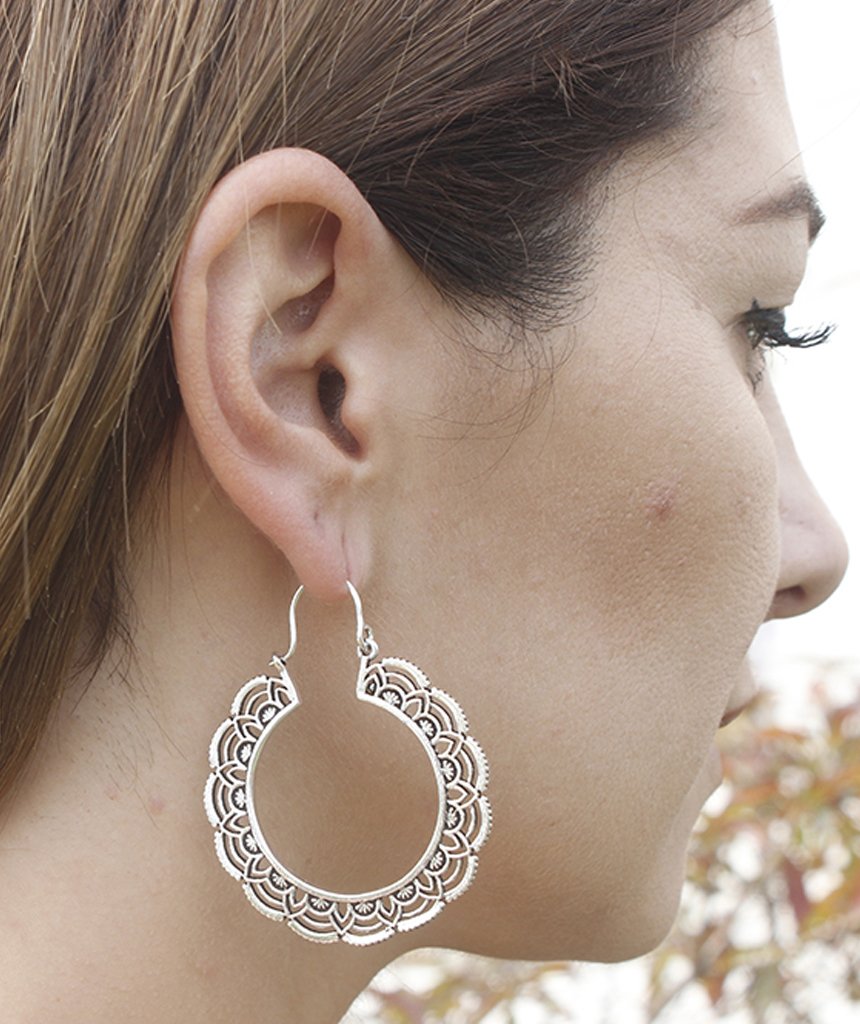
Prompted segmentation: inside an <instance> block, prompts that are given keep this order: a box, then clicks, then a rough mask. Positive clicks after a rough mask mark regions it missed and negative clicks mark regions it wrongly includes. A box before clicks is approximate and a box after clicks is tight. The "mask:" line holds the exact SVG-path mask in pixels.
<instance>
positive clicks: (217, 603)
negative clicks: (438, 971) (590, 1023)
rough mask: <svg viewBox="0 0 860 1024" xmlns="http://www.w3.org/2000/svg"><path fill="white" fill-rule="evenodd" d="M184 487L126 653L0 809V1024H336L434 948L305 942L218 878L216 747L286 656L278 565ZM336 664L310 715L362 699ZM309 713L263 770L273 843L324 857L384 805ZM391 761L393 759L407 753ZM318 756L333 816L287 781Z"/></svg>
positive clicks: (193, 482)
mask: <svg viewBox="0 0 860 1024" xmlns="http://www.w3.org/2000/svg"><path fill="white" fill-rule="evenodd" d="M182 461H183V460H177V462H179V463H181V462H182ZM185 467H186V470H187V468H188V461H187V459H186V460H185ZM183 487H184V491H182V493H181V494H180V493H179V490H178V488H177V494H175V495H174V496H173V501H172V502H170V503H168V504H167V505H166V508H167V509H172V510H173V511H172V512H170V514H169V515H167V514H165V518H164V519H163V521H162V522H161V524H160V527H159V531H158V536H157V537H156V538H155V542H154V543H152V544H150V545H148V546H147V549H146V550H147V552H148V555H147V559H146V560H142V561H141V563H140V564H139V565H137V566H136V567H135V568H134V569H133V572H132V578H131V584H132V592H133V593H134V609H133V612H134V655H133V657H131V658H130V659H127V660H126V659H121V658H120V657H119V655H117V656H116V657H113V658H112V657H110V656H109V657H108V658H107V659H106V661H105V663H104V665H103V666H102V667H101V668H100V669H99V672H98V674H97V675H96V676H95V678H94V679H93V680H92V682H91V683H90V685H89V686H87V688H86V689H85V690H84V691H83V692H79V693H72V692H70V693H68V694H67V696H66V699H65V702H64V705H63V706H62V707H61V708H60V710H59V711H58V714H57V717H56V721H55V722H54V724H53V725H52V728H51V732H50V734H49V735H48V736H47V737H46V738H45V742H44V743H43V744H42V747H41V749H40V750H39V751H37V752H36V754H35V756H34V757H33V760H32V764H31V769H30V772H29V774H28V775H27V777H26V779H25V781H24V783H23V784H22V786H21V788H20V789H19V790H18V791H17V792H16V794H15V795H14V798H13V799H11V800H9V801H7V802H6V804H5V805H4V806H3V808H2V811H0V991H2V992H3V1014H4V1020H10V1021H12V1020H14V1021H15V1022H16V1024H19V1022H20V1024H29V1022H36V1021H38V1022H41V1021H46V1020H50V1021H51V1022H52V1024H65V1022H67V1021H68V1022H72V1021H74V1022H76V1024H77V1022H79V1021H82V1020H86V1021H88V1022H90V1024H108V1022H110V1024H113V1022H115V1021H117V1020H123V1021H127V1022H130V1024H131V1022H136V1021H141V1022H143V1021H146V1022H149V1021H152V1020H158V1021H160V1022H162V1024H171V1022H173V1021H176V1022H179V1021H181V1022H182V1024H196V1022H198V1021H199V1022H201V1024H202V1022H204V1021H205V1022H206V1024H218V1022H221V1021H224V1022H227V1021H234V1020H238V1019H250V1020H254V1021H255V1022H257V1024H268V1022H270V1021H271V1022H273V1024H274V1022H275V1021H277V1022H278V1024H283V1021H285V1020H289V1021H291V1022H299V1024H334V1022H336V1021H338V1020H339V1019H340V1018H341V1016H342V1015H343V1014H344V1013H345V1012H346V1010H347V1009H348V1007H349V1005H350V1003H351V1002H352V1000H353V999H354V998H355V997H356V996H357V995H358V994H359V993H360V992H361V991H362V989H363V988H365V987H366V985H367V984H368V982H369V981H370V980H371V979H372V978H373V976H374V975H375V974H376V973H377V972H378V971H379V970H380V969H381V968H382V967H383V966H384V965H385V964H386V963H388V962H389V961H390V960H392V959H394V957H396V956H399V955H400V954H401V953H403V952H405V951H406V950H407V949H408V948H410V945H411V946H415V945H417V944H420V940H421V938H424V937H423V936H421V937H419V939H418V941H417V942H416V940H415V938H414V937H413V938H411V939H410V937H409V935H405V936H397V937H395V938H393V939H390V940H388V941H386V942H384V943H382V944H380V945H376V946H371V947H368V948H356V947H353V946H347V945H345V944H342V943H334V944H330V945H322V944H317V943H311V942H308V941H307V940H305V939H303V938H301V937H300V936H298V935H296V934H295V933H294V932H293V931H292V930H291V929H290V928H289V927H288V926H287V925H285V924H280V923H277V922H274V921H271V920H268V919H267V918H265V917H263V916H262V915H260V914H258V913H257V912H256V911H255V910H254V908H253V907H251V905H250V904H249V903H248V902H247V900H246V899H245V897H244V895H243V893H242V890H241V888H240V886H239V885H238V884H237V883H236V882H234V881H233V880H231V879H230V878H229V877H228V876H227V874H226V873H225V872H224V871H223V870H222V868H221V865H220V864H219V862H218V860H217V858H216V856H215V851H214V849H213V841H212V839H213V837H212V829H211V828H210V826H209V824H208V822H207V821H206V816H205V812H204V809H203V786H204V783H205V780H206V774H207V771H208V765H207V751H208V748H209V742H210V739H211V736H212V733H213V731H214V729H215V727H216V726H217V725H218V723H219V722H220V721H222V720H223V719H224V718H225V717H226V715H227V713H228V711H229V707H230V703H231V701H232V699H233V696H234V694H235V691H236V689H237V688H238V686H239V685H240V684H241V683H242V682H243V681H244V680H245V679H247V678H249V677H250V676H251V675H253V674H256V673H257V672H259V671H261V670H265V667H266V664H267V662H268V659H269V657H270V656H271V654H272V652H273V651H276V650H279V649H281V645H282V644H283V642H284V637H285V629H284V626H285V623H286V621H287V619H286V613H287V605H286V603H285V598H284V590H285V582H284V563H283V561H282V560H278V559H276V558H275V557H274V556H273V553H272V551H271V549H270V548H269V547H268V546H267V545H264V544H263V542H262V541H261V540H260V539H259V538H258V537H257V536H256V535H255V533H254V532H253V531H251V530H244V527H243V524H242V523H241V522H240V521H238V520H237V518H236V517H235V516H233V515H232V514H231V512H230V510H229V506H228V505H227V503H225V502H224V501H223V500H220V501H219V500H217V499H216V498H215V497H214V496H213V495H212V493H211V490H210V489H209V487H208V484H207V483H206V482H205V480H204V475H203V474H202V473H200V474H198V475H197V476H194V475H193V474H191V475H189V476H186V478H185V479H184V482H183ZM243 530H244V532H243ZM144 561H145V562H146V564H144ZM307 618H308V620H309V619H310V616H308V617H307ZM346 621H348V616H347V617H346V618H345V622H346ZM344 628H345V630H346V632H345V635H346V636H349V632H348V626H346V625H345V627H344ZM310 635H312V636H313V635H314V634H313V632H311V634H310ZM347 646H348V645H347ZM326 668H327V669H328V670H329V671H328V674H327V673H325V672H324V673H322V674H321V676H320V677H319V678H322V679H327V678H329V676H331V678H333V679H334V680H335V682H334V683H333V684H332V686H331V693H330V695H329V693H328V692H327V691H326V690H325V687H323V686H322V685H320V686H317V687H314V686H312V685H310V684H309V686H308V687H307V688H306V689H305V691H304V695H305V696H306V697H308V698H309V700H308V701H307V703H308V705H313V703H314V701H313V697H314V692H315V690H317V691H319V696H318V698H317V699H318V701H319V702H320V703H321V714H323V715H327V716H328V720H329V721H331V718H332V716H333V715H335V714H336V713H337V708H338V707H340V706H342V705H343V703H344V702H343V699H342V696H343V694H344V693H350V692H351V686H350V680H349V677H348V676H347V677H345V678H343V677H342V671H341V669H340V667H338V666H326ZM355 704H357V702H356V701H352V702H349V706H351V705H355ZM303 713H304V714H305V715H306V718H305V720H303V721H302V722H300V723H299V724H300V725H301V726H302V728H300V729H297V730H296V731H295V732H294V733H290V734H289V744H288V746H289V753H290V757H291V758H292V761H291V764H290V765H284V763H283V761H284V759H283V758H282V757H281V756H280V755H279V754H278V752H277V751H276V752H275V754H274V755H273V757H272V762H271V763H272V765H277V768H273V769H272V771H273V772H274V773H275V775H276V776H277V782H276V785H275V786H274V787H273V789H274V792H275V793H276V794H278V798H279V799H278V800H276V801H275V804H276V806H277V805H278V803H283V804H284V805H285V811H284V816H285V819H286V824H287V826H288V827H287V828H285V829H284V830H283V832H282V834H283V835H287V836H288V837H289V836H291V837H294V839H295V840H296V841H297V842H299V841H301V842H304V843H305V844H306V847H307V848H306V849H305V851H304V853H305V854H306V855H307V856H308V857H314V856H317V855H318V854H319V853H320V851H321V850H323V851H324V852H326V853H327V852H329V851H328V849H327V848H326V843H325V842H322V843H321V842H319V841H318V834H319V829H320V827H321V824H320V815H321V814H322V815H324V816H325V819H326V820H324V821H323V823H322V824H323V825H325V824H330V823H331V822H332V821H335V822H338V823H340V822H344V823H345V824H346V825H348V823H349V821H350V817H351V815H350V811H352V818H354V817H355V814H354V808H355V807H356V806H360V807H362V808H364V809H365V810H366V811H367V814H368V817H369V818H370V820H371V821H373V817H372V813H373V809H374V806H376V805H378V806H379V807H381V808H388V807H390V806H391V805H392V800H391V793H390V787H389V788H387V787H386V785H384V784H383V783H381V782H380V781H379V780H380V779H381V778H382V776H383V773H382V772H381V771H379V770H378V767H377V766H375V765H374V764H373V763H372V758H369V761H370V762H371V768H377V770H376V776H377V778H376V789H374V783H373V781H372V780H370V781H368V776H367V775H360V773H359V772H358V770H357V769H355V768H354V767H353V765H352V763H351V762H349V761H344V756H343V753H342V752H341V750H340V748H339V747H338V745H337V743H336V742H335V743H334V744H333V745H332V743H329V744H328V745H327V744H326V743H324V742H319V741H318V740H316V739H315V736H314V730H313V728H312V726H311V727H308V726H307V725H306V724H305V723H306V721H307V720H310V719H312V718H313V716H312V714H311V712H310V710H309V709H305V712H303ZM338 734H339V735H341V734H342V731H341V732H340V733H338ZM336 739H337V737H335V740H336ZM391 749H394V753H393V754H391V753H390V752H389V753H388V754H387V755H386V756H389V757H396V756H398V755H397V750H396V748H391ZM313 757H318V758H323V759H324V763H321V762H320V761H317V768H318V770H316V771H312V770H311V769H310V768H308V769H306V773H307V778H308V779H309V780H310V781H311V782H312V781H313V780H314V779H315V778H322V779H323V780H324V781H326V782H327V783H331V782H332V780H333V785H332V786H331V788H332V791H333V792H335V791H336V795H335V796H332V797H331V798H330V799H331V801H336V803H335V804H332V803H328V804H327V803H326V802H325V801H326V799H329V798H328V797H327V796H326V795H325V794H323V793H322V792H321V791H316V790H313V789H312V788H311V787H310V785H306V784H305V781H306V780H305V779H303V778H298V779H297V778H296V774H295V773H296V772H298V771H299V770H300V769H301V767H302V765H303V764H305V763H307V764H308V765H311V766H312V764H313V762H312V759H313ZM341 762H343V763H344V764H345V765H346V768H345V769H343V770H342V771H341V772H340V775H339V776H338V775H337V770H338V765H340V764H341ZM369 770H370V769H368V771H369ZM291 773H292V774H291ZM350 774H351V775H352V776H353V778H350ZM425 774H427V773H426V769H425ZM350 787H352V788H350ZM282 794H284V795H285V796H290V797H291V799H293V802H292V804H290V803H289V801H288V800H286V799H284V800H280V797H281V795H282ZM296 794H298V796H299V798H300V799H298V801H297V800H296V799H295V797H296ZM374 794H375V795H374ZM413 804H414V801H411V802H406V801H402V802H401V805H402V806H404V807H405V808H406V810H407V811H408V812H409V813H410V814H411V813H415V814H416V815H417V824H416V823H414V822H412V821H411V820H408V821H406V822H405V823H401V825H402V833H403V835H404V836H406V837H407V838H408V839H409V841H411V842H414V841H416V839H415V837H416V835H417V837H418V838H419V839H420V838H421V836H422V822H423V821H424V818H423V817H422V816H421V814H420V813H419V811H424V810H425V809H423V808H418V809H417V810H416V809H414V808H413ZM404 813H405V812H404ZM431 820H432V819H431ZM314 829H316V830H317V831H316V833H315V832H314ZM341 831H343V830H338V831H337V832H336V833H334V834H333V833H332V830H331V828H329V830H328V833H327V834H328V835H330V836H331V835H333V836H334V838H333V841H332V842H331V843H330V844H329V845H330V846H331V848H332V852H333V853H334V854H335V855H336V859H335V860H334V861H333V862H332V863H330V864H328V865H327V866H326V865H322V866H321V870H322V868H326V867H327V869H328V870H329V871H330V872H331V873H333V874H334V873H337V872H340V871H341V869H344V868H347V867H349V866H350V865H353V866H354V864H355V862H356V861H358V860H360V858H358V857H357V856H356V855H355V850H356V844H350V842H349V841H348V840H344V839H341V840H339V841H338V836H339V835H340V832H341ZM374 834H375V835H383V836H388V835H389V833H388V832H387V831H383V830H381V829H379V828H377V829H376V832H375V833H374ZM395 838H396V837H395ZM389 845H391V846H392V855H393V856H394V857H395V860H396V861H397V863H400V860H402V859H404V858H405V859H406V860H407V861H408V859H409V856H411V851H410V850H408V849H407V850H406V851H404V850H403V849H402V848H401V847H400V846H399V845H398V842H397V841H392V842H391V843H390V844H389ZM308 851H310V852H308ZM287 852H288V853H292V852H293V851H290V850H288V851H287ZM299 852H302V851H296V860H297V862H298V853H299ZM306 861H307V857H306ZM299 864H300V866H306V864H301V862H299ZM359 866H360V865H359ZM396 866H397V865H396V864H395V865H393V866H389V865H386V866H385V867H386V871H389V870H390V871H394V870H396ZM311 870H313V868H312V866H311ZM394 877H397V876H396V874H395V875H394ZM359 881H361V879H359ZM425 941H426V938H425Z"/></svg>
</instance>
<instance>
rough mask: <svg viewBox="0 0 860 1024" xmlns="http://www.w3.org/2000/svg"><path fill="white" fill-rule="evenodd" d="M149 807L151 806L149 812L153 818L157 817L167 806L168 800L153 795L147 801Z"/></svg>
mask: <svg viewBox="0 0 860 1024" xmlns="http://www.w3.org/2000/svg"><path fill="white" fill-rule="evenodd" d="M147 807H148V808H149V813H150V814H151V815H152V816H153V818H156V817H158V815H159V814H161V813H163V811H164V809H165V807H167V801H166V800H165V799H164V797H160V796H151V797H150V798H149V800H148V801H147Z"/></svg>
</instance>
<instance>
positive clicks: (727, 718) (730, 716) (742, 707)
mask: <svg viewBox="0 0 860 1024" xmlns="http://www.w3.org/2000/svg"><path fill="white" fill-rule="evenodd" d="M754 697H755V694H753V696H752V697H750V698H749V699H748V700H745V701H744V702H743V704H738V705H737V706H736V707H733V708H729V710H728V711H727V712H726V713H725V714H724V715H723V717H722V720H721V721H720V728H721V729H725V727H726V726H727V725H730V724H731V723H732V722H733V721H734V720H735V719H736V718H738V716H740V715H742V714H743V713H744V711H746V709H747V708H748V707H749V706H750V704H752V702H753V698H754Z"/></svg>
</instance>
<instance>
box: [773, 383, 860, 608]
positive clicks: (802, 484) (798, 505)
mask: <svg viewBox="0 0 860 1024" xmlns="http://www.w3.org/2000/svg"><path fill="white" fill-rule="evenodd" d="M769 390H770V389H769ZM768 399H769V401H768V406H769V408H768V409H767V411H766V416H767V419H768V420H769V422H770V426H771V431H772V434H773V438H774V442H775V445H776V450H777V458H778V465H779V494H780V521H781V530H782V533H781V542H782V549H781V550H782V554H781V561H780V570H779V579H778V582H777V588H776V593H775V595H774V599H773V603H772V604H771V607H770V611H769V612H768V616H767V617H768V618H769V619H787V618H790V617H791V616H793V615H802V614H803V613H804V612H808V611H810V610H811V609H812V608H816V607H818V605H820V604H822V602H824V601H826V600H827V598H828V597H830V595H831V594H832V593H833V591H834V590H836V588H837V587H838V586H839V584H840V583H841V582H842V578H843V577H844V575H845V570H846V569H847V568H848V545H847V543H846V541H845V536H844V534H843V533H842V530H841V529H840V527H839V525H838V524H837V523H836V520H835V519H834V518H833V516H832V514H831V512H830V509H829V508H828V507H827V505H825V503H824V501H822V499H821V496H820V495H819V494H818V492H817V491H816V489H815V487H814V486H813V484H812V481H811V480H810V479H809V477H808V475H807V473H806V470H805V469H804V467H803V464H802V463H801V461H800V458H799V456H798V454H797V450H796V448H795V446H794V442H793V440H792V438H791V434H790V432H789V430H788V427H787V425H786V423H785V420H784V418H783V415H782V412H781V410H780V409H779V405H778V403H777V401H776V397H775V396H774V395H773V394H772V393H771V394H770V395H769V396H768Z"/></svg>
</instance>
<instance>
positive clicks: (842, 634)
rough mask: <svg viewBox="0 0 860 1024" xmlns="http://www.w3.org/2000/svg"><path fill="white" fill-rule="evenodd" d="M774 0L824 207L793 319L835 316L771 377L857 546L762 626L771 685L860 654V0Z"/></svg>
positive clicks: (807, 458) (811, 321) (811, 467)
mask: <svg viewBox="0 0 860 1024" xmlns="http://www.w3.org/2000/svg"><path fill="white" fill-rule="evenodd" d="M774 8H775V10H776V12H777V22H778V24H779V27H780V34H781V38H782V47H783V58H784V63H785V72H786V84H787V87H788V92H789V98H790V100H791V104H792V109H793V111H794V115H795V122H796V124H797V128H798V134H799V136H800V142H801V148H802V150H803V155H804V160H805V163H806V167H807V172H808V175H809V178H810V180H811V182H812V185H813V187H814V188H815V190H816V192H817V193H818V194H819V197H820V199H821V202H822V206H823V207H824V210H825V212H826V213H827V215H828V224H827V227H826V228H825V230H824V233H823V234H822V236H821V238H820V239H819V241H818V243H817V244H816V246H815V247H814V249H813V250H812V255H811V259H810V263H809V273H808V276H807V280H806V283H805V284H804V287H803V288H802V290H801V292H800V295H799V296H798V302H797V304H796V306H795V310H794V311H793V313H792V314H791V317H790V320H791V322H792V324H793V325H794V326H798V327H806V326H817V325H818V324H820V323H821V322H822V321H823V322H831V321H832V322H835V323H837V324H838V325H839V330H838V331H837V333H836V335H835V336H834V338H833V340H832V341H831V342H830V343H829V344H828V345H827V346H823V347H821V348H818V349H813V350H810V351H807V352H795V353H791V354H790V355H789V356H788V357H787V358H786V359H785V360H784V361H783V359H781V358H779V357H777V359H776V361H775V376H776V380H777V387H778V391H779V394H780V398H781V401H782V405H783V408H784V410H785V413H786V417H787V419H788V421H789V424H790V426H791V428H792V430H793V433H794V437H795V442H796V444H797V448H798V451H799V452H800V454H801V456H802V458H803V459H804V462H805V463H806V466H807V469H808V471H809V473H810V475H811V477H812V478H813V480H814V482H815V483H816V485H817V487H818V490H819V491H820V492H821V494H822V495H823V496H824V498H825V499H826V500H827V502H828V504H829V505H830V507H831V509H832V510H833V512H834V514H835V515H836V518H837V519H838V520H839V522H840V524H841V525H842V528H843V530H844V532H845V534H846V536H847V538H848V542H849V546H850V547H851V548H852V551H853V554H854V560H853V562H852V564H851V565H850V566H849V570H848V574H847V576H846V578H845V582H844V583H843V585H842V587H841V588H840V589H839V590H838V591H837V592H836V594H835V595H834V596H833V597H832V598H831V599H830V601H828V602H827V603H826V604H824V605H822V606H821V608H820V609H817V610H815V611H813V612H810V613H809V614H808V615H807V616H805V617H803V618H801V619H795V620H788V621H785V622H780V623H773V624H769V625H768V626H766V627H765V629H764V630H763V631H762V636H761V639H760V642H759V643H758V645H757V647H756V650H755V654H756V656H757V660H758V661H759V663H760V665H761V667H762V670H763V672H764V674H765V675H766V676H767V677H768V678H769V679H771V680H772V681H773V682H774V683H776V682H777V681H778V680H779V678H780V676H782V677H785V678H786V680H787V681H789V677H791V676H795V677H796V676H797V675H798V673H800V672H803V671H804V670H803V668H802V666H803V663H804V662H805V661H807V660H811V661H815V662H821V661H831V660H838V659H842V658H846V657H851V658H860V629H858V624H860V458H858V448H860V198H858V180H860V175H858V166H860V52H858V44H860V4H857V3H856V2H855V0H814V2H813V0H774ZM807 674H808V670H807ZM780 689H781V690H782V688H780ZM786 698H787V699H789V700H790V699H791V692H790V686H789V687H788V688H787V689H786Z"/></svg>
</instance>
